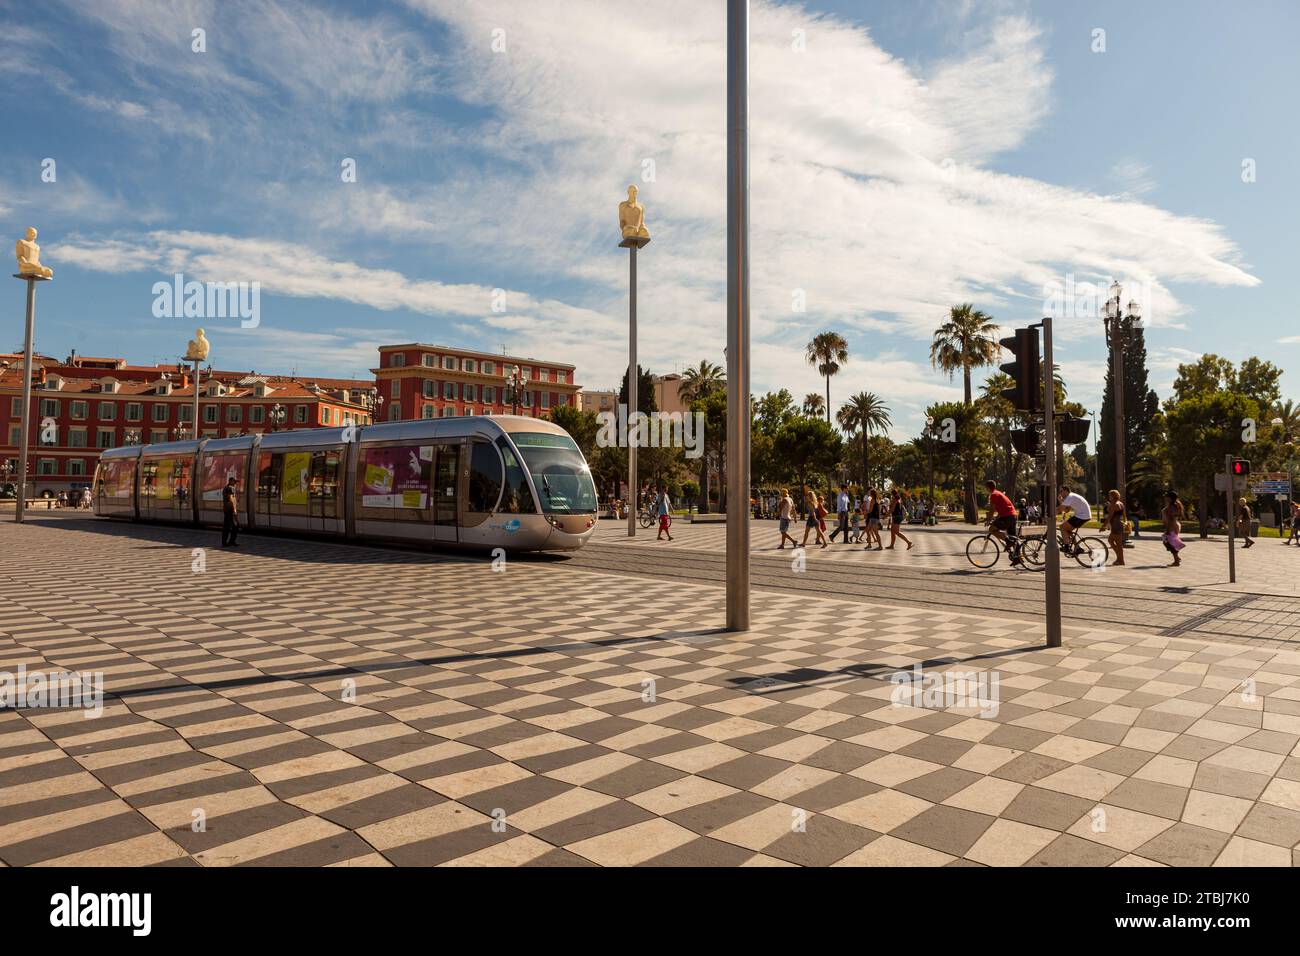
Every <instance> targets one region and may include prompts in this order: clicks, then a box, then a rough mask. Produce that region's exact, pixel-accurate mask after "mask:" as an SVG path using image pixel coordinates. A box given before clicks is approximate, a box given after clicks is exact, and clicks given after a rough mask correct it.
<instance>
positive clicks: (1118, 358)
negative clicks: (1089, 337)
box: [1098, 282, 1142, 502]
mask: <svg viewBox="0 0 1300 956" xmlns="http://www.w3.org/2000/svg"><path fill="white" fill-rule="evenodd" d="M1123 292H1124V289H1123V287H1122V286H1120V284H1119V282H1112V283H1111V284H1110V298H1108V299H1107V300H1106V304H1105V306H1103V307H1102V321H1103V323H1104V325H1105V329H1106V347H1107V348H1108V349H1110V362H1111V399H1112V401H1113V402H1114V403H1115V489H1116V490H1117V491H1118V492H1119V499H1120V501H1124V502H1127V501H1128V489H1127V487H1126V485H1127V477H1128V468H1127V467H1126V465H1125V462H1124V451H1125V449H1124V436H1125V428H1124V350H1125V349H1126V348H1127V347H1128V344H1129V337H1130V336H1131V335H1132V333H1133V326H1134V324H1135V323H1140V322H1141V321H1142V313H1141V310H1140V308H1139V306H1138V304H1137V302H1136V301H1135V300H1133V299H1129V303H1128V314H1127V315H1125V314H1124V307H1123V305H1121V303H1122V302H1123ZM1098 490H1099V491H1100V485H1099V486H1098Z"/></svg>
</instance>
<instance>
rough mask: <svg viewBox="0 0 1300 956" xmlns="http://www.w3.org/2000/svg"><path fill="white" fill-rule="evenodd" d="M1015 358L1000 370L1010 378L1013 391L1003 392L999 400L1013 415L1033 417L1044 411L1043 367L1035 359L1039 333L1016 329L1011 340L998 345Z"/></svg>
mask: <svg viewBox="0 0 1300 956" xmlns="http://www.w3.org/2000/svg"><path fill="white" fill-rule="evenodd" d="M998 344H999V345H1001V346H1002V347H1003V348H1004V349H1007V350H1009V351H1010V352H1011V354H1012V355H1013V356H1015V361H1014V362H1008V363H1006V364H1005V365H1003V366H1001V368H1002V371H1004V372H1006V373H1007V374H1008V375H1010V376H1011V380H1012V381H1013V382H1014V383H1015V387H1014V388H1008V389H1005V390H1004V391H1003V392H1002V397H1003V398H1005V399H1006V400H1007V401H1009V402H1010V403H1011V404H1012V405H1013V406H1015V409H1016V411H1020V412H1026V413H1029V414H1034V413H1036V412H1040V411H1042V410H1043V386H1042V364H1041V363H1040V361H1039V358H1038V329H1036V328H1028V329H1016V334H1015V335H1014V336H1012V337H1011V338H1006V339H1002V340H1001V341H999V342H998Z"/></svg>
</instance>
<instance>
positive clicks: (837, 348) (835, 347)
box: [805, 332, 849, 425]
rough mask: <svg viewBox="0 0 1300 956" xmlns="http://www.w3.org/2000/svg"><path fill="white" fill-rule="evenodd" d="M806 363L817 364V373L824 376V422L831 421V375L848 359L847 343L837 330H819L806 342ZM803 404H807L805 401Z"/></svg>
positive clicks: (828, 422)
mask: <svg viewBox="0 0 1300 956" xmlns="http://www.w3.org/2000/svg"><path fill="white" fill-rule="evenodd" d="M805 355H806V357H807V359H808V364H809V365H815V366H817V372H818V374H819V375H823V376H825V377H826V405H825V406H824V407H825V409H826V424H828V425H829V424H830V423H831V376H832V375H834V374H835V373H836V372H838V371H839V370H840V366H841V365H843V364H844V363H845V362H847V361H848V360H849V343H848V342H846V341H844V336H842V335H840V333H838V332H820V333H818V334H817V335H814V336H813V339H812V341H811V342H809V343H808V351H807V352H806V353H805ZM805 404H807V403H806V402H805Z"/></svg>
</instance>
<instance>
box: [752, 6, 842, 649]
mask: <svg viewBox="0 0 1300 956" xmlns="http://www.w3.org/2000/svg"><path fill="white" fill-rule="evenodd" d="M829 411H830V410H829V409H827V412H828V413H829ZM750 425H751V415H750V395H749V0H727V502H728V505H729V512H730V513H729V514H728V515H727V630H729V631H747V630H749V508H748V507H742V508H740V509H739V511H737V510H736V505H737V504H740V503H741V502H748V501H749V469H750V446H749V438H750V434H749V432H750Z"/></svg>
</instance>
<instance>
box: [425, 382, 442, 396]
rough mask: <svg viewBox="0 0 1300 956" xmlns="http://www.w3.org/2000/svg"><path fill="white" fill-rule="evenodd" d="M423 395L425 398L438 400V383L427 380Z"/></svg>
mask: <svg viewBox="0 0 1300 956" xmlns="http://www.w3.org/2000/svg"><path fill="white" fill-rule="evenodd" d="M423 394H424V397H425V398H437V397H438V383H437V382H435V381H434V380H433V379H431V378H426V379H425V380H424V383H423Z"/></svg>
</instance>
